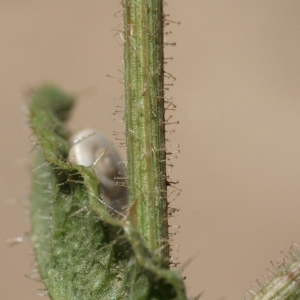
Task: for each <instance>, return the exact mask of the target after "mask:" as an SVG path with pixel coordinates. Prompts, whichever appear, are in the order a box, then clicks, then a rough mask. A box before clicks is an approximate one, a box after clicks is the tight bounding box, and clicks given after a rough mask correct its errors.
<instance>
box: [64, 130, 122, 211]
mask: <svg viewBox="0 0 300 300" xmlns="http://www.w3.org/2000/svg"><path fill="white" fill-rule="evenodd" d="M69 161H70V162H71V163H73V164H77V165H82V166H86V167H88V166H93V167H94V170H95V173H96V176H97V178H98V179H99V180H100V185H101V192H102V193H103V195H102V196H104V198H105V201H106V203H107V206H108V208H109V212H110V213H111V215H113V216H115V215H116V214H117V213H121V214H122V215H124V213H125V212H126V208H127V206H128V196H127V188H126V187H124V186H119V185H116V183H117V180H116V179H115V177H117V176H118V175H119V174H124V173H125V170H124V166H123V165H122V164H121V163H120V161H121V158H120V156H119V154H118V152H117V151H116V149H115V147H114V146H113V145H112V144H111V143H110V141H109V140H108V139H107V138H106V137H105V136H104V135H103V134H101V133H100V132H97V131H96V130H95V129H91V128H89V129H84V130H81V131H80V132H78V133H77V134H75V135H74V136H73V137H72V147H71V149H70V151H69Z"/></svg>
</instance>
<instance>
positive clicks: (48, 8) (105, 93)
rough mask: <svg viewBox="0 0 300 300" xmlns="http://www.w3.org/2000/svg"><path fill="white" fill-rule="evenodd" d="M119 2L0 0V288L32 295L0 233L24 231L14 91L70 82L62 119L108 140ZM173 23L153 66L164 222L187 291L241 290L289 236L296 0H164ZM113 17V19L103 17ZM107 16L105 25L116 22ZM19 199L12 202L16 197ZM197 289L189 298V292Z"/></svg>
mask: <svg viewBox="0 0 300 300" xmlns="http://www.w3.org/2000/svg"><path fill="white" fill-rule="evenodd" d="M119 2H120V1H108V0H106V1H103V0H102V1H95V0H88V1H78V0H64V1H58V0H52V1H40V0H39V1H38V0H27V1H21V0H15V1H8V0H1V1H0V28H1V29H0V80H1V81H0V82H1V89H0V113H1V117H0V122H1V127H0V128H1V130H0V134H1V148H2V150H1V181H0V184H1V189H0V193H1V194H0V199H1V205H0V207H1V209H0V214H1V215H0V222H1V225H0V251H1V252H0V253H1V260H0V263H1V265H0V276H1V280H0V298H1V299H3V300H8V299H9V300H11V299H13V300H14V299H22V300H27V299H28V300H29V299H40V298H39V296H37V294H39V293H42V292H43V291H42V290H40V289H41V288H42V285H41V284H39V283H36V282H34V281H32V280H29V279H27V278H25V275H26V274H30V273H31V270H32V269H33V268H34V263H33V261H34V260H33V257H32V250H31V247H30V245H29V244H22V245H20V246H15V247H12V248H9V247H8V246H7V243H6V240H7V238H12V237H17V236H22V235H24V234H25V233H26V232H28V231H29V229H30V223H29V220H28V213H27V211H26V210H25V208H24V206H22V203H23V202H24V198H25V197H26V196H27V195H28V194H29V191H30V168H29V163H30V157H31V156H30V154H29V152H30V149H31V147H32V145H31V143H30V130H29V129H28V128H26V126H27V122H26V115H25V113H24V112H23V110H22V107H24V105H26V101H25V99H24V97H23V96H22V92H23V91H25V90H26V89H28V88H30V87H35V86H37V85H38V84H39V83H43V82H54V83H59V85H60V86H62V87H63V88H65V89H67V90H68V91H70V92H76V93H78V96H79V99H80V100H79V103H78V105H77V108H76V111H75V112H74V114H73V118H72V120H71V121H70V126H71V127H72V128H73V129H74V130H76V129H81V128H83V127H86V126H92V127H95V128H98V129H99V130H101V131H102V132H103V133H105V134H106V135H108V136H110V137H112V131H113V130H122V128H123V124H121V123H119V122H114V121H112V120H111V119H110V115H111V114H112V113H113V111H114V109H115V107H116V105H121V104H122V101H119V100H116V99H115V98H117V97H119V96H120V95H122V89H123V87H122V85H121V84H119V83H118V82H117V80H115V79H112V78H108V77H106V74H110V75H112V76H115V77H117V78H121V77H122V75H121V73H120V72H119V71H118V70H121V69H122V48H121V46H120V44H121V39H120V37H119V36H116V37H113V34H114V33H115V32H114V31H112V29H113V28H119V29H120V28H122V26H121V25H119V24H120V23H121V18H117V17H114V16H113V15H114V13H116V12H117V11H119V10H120V9H121V7H120V5H119ZM167 2H168V5H167V6H166V8H165V13H170V14H171V16H170V19H172V20H176V21H177V20H179V21H181V25H180V26H178V25H175V24H172V25H171V26H170V27H168V28H167V30H171V31H172V32H173V34H172V35H170V36H169V37H168V42H173V41H175V42H176V43H177V46H176V47H172V46H170V47H167V49H166V55H167V56H173V57H174V60H173V61H172V62H169V63H168V65H167V68H166V70H167V71H169V72H170V73H172V75H174V76H176V77H177V80H176V84H175V86H174V87H173V88H172V89H171V90H170V92H169V93H168V95H169V96H172V97H173V99H174V100H175V101H176V103H177V105H178V108H177V111H176V112H175V114H173V115H174V120H177V119H178V120H180V125H177V126H174V127H170V129H173V128H175V129H176V133H175V134H172V135H171V136H170V138H171V140H172V143H173V144H177V143H179V144H180V150H181V154H180V156H179V158H178V159H177V160H176V161H175V160H174V164H175V167H174V168H173V171H172V175H173V177H174V178H176V179H177V178H178V179H179V180H180V188H182V189H183V193H182V195H181V197H180V198H179V199H177V200H176V202H175V203H174V205H175V206H176V207H180V208H181V211H180V212H179V213H178V214H177V215H178V216H177V217H176V218H174V219H173V220H172V224H176V225H180V226H181V229H180V230H179V233H178V234H177V235H176V236H175V241H174V243H176V244H179V245H180V246H179V253H178V254H175V256H178V257H179V260H180V261H181V262H185V261H187V260H188V259H189V258H191V257H195V256H196V258H194V259H193V261H192V263H191V264H190V265H189V266H188V267H187V269H186V271H185V275H186V276H187V279H186V285H187V290H188V294H189V295H190V296H192V295H196V294H197V293H198V292H200V291H202V290H205V291H206V292H205V294H204V296H203V299H204V300H206V299H209V300H219V299H243V297H244V293H245V292H246V290H247V289H248V288H249V287H250V286H251V284H252V282H254V281H255V279H256V278H259V279H261V278H262V277H261V276H262V275H263V274H266V271H265V269H266V268H271V266H270V260H276V258H277V257H280V256H283V254H281V253H280V251H281V250H282V251H284V252H285V253H287V251H288V248H289V245H290V244H291V243H292V242H295V243H300V236H299V228H300V220H299V197H300V185H299V180H300V101H299V97H300V40H299V31H300V18H299V12H300V1H298V0H294V1H293V0H289V1H279V0H272V1H271V0H252V1H239V0H222V1H221V0H219V1H216V0H202V1H199V0H188V1H179V0H169V1H167ZM117 16H119V15H117ZM118 25H119V27H118ZM17 203H20V204H17ZM201 299H202V298H201Z"/></svg>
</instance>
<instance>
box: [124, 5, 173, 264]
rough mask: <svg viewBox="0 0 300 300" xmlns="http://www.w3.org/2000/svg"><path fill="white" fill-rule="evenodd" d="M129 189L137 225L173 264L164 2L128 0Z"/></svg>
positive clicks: (160, 257) (159, 258) (150, 245)
mask: <svg viewBox="0 0 300 300" xmlns="http://www.w3.org/2000/svg"><path fill="white" fill-rule="evenodd" d="M123 6H124V28H125V49H124V60H125V99H126V110H125V116H126V142H127V159H128V168H127V173H128V189H129V199H130V203H131V204H136V207H137V209H136V216H135V219H136V226H137V228H138V230H139V232H140V233H141V235H142V237H143V239H144V241H145V243H146V245H147V247H148V248H149V250H150V251H155V250H156V251H157V252H158V255H157V262H158V263H159V264H160V265H161V266H164V267H168V265H169V262H168V256H169V246H168V221H167V198H166V195H167V187H166V164H165V160H166V154H165V153H166V152H165V119H164V70H163V65H164V63H163V3H162V1H161V0H123Z"/></svg>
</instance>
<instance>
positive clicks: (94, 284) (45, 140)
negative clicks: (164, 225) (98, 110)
mask: <svg viewBox="0 0 300 300" xmlns="http://www.w3.org/2000/svg"><path fill="white" fill-rule="evenodd" d="M73 105H74V98H73V97H72V96H69V95H67V94H65V93H64V92H62V91H61V90H60V89H58V88H56V87H53V86H43V87H41V88H40V89H38V90H36V91H35V92H34V93H33V94H32V97H31V102H30V123H31V126H32V129H33V131H34V134H35V136H36V139H37V141H36V142H37V149H38V150H37V151H38V157H37V159H36V162H35V166H34V170H33V184H32V193H31V215H32V241H33V244H34V249H35V253H36V259H37V262H38V268H39V271H40V274H41V278H42V280H43V282H44V283H45V286H46V288H47V290H48V295H49V296H50V298H51V299H53V300H59V299H64V300H65V299H68V300H69V299H71V300H75V299H80V300H83V299H162V300H166V299H186V296H185V289H184V285H183V281H182V278H181V275H180V274H179V273H177V272H175V271H170V270H168V269H166V268H161V267H160V266H159V265H157V264H155V262H156V261H157V259H155V255H154V254H153V253H150V252H149V250H148V249H147V248H146V246H145V243H144V242H143V240H142V239H141V236H140V234H139V232H138V231H137V229H136V228H135V227H134V226H132V224H131V223H130V221H129V220H118V219H116V218H113V217H112V216H111V215H110V214H109V212H108V211H107V208H106V206H105V205H104V204H103V203H102V202H101V201H100V187H99V181H98V179H97V177H96V175H95V173H94V170H93V169H92V168H89V167H83V166H78V165H72V164H70V163H69V162H68V160H67V156H68V150H69V144H68V138H69V132H68V130H67V129H66V127H65V124H64V121H65V120H67V118H68V116H69V113H70V110H71V108H72V107H73Z"/></svg>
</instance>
